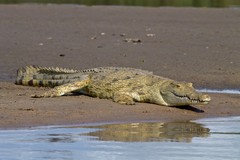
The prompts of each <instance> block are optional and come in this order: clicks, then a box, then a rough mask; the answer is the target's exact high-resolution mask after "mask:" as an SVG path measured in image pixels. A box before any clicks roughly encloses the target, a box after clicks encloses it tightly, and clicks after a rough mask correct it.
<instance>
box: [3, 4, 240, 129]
mask: <svg viewBox="0 0 240 160" xmlns="http://www.w3.org/2000/svg"><path fill="white" fill-rule="evenodd" d="M0 15H1V24H2V25H1V26H0V32H1V36H0V45H1V46H0V48H1V51H0V57H1V58H0V73H1V74H0V128H15V127H16V128H19V127H20V128H21V127H32V126H39V125H40V126H41V125H59V124H80V123H81V124H84V123H95V122H97V123H102V122H104V123H108V122H136V121H155V120H157V121H163V122H166V121H185V120H191V119H199V118H208V117H221V116H239V115H240V101H239V98H240V95H239V94H217V93H209V94H210V96H211V97H212V101H211V103H210V104H209V105H206V106H195V108H189V107H188V108H182V109H181V108H171V107H164V106H158V105H154V104H147V103H137V104H136V105H133V106H124V105H119V104H116V103H114V102H112V101H111V100H105V99H97V98H91V97H87V96H63V97H59V98H47V99H45V98H44V99H32V98H30V95H31V94H35V93H40V92H44V91H46V90H47V89H44V88H33V87H26V86H17V85H15V84H14V83H13V81H14V80H15V78H16V71H17V69H18V68H20V67H23V66H26V65H30V64H32V65H39V66H46V67H50V66H54V67H65V68H72V69H84V68H94V67H101V66H119V67H132V68H139V69H144V70H148V71H152V72H153V73H154V74H156V75H159V76H162V77H167V78H170V79H173V80H176V81H186V82H192V83H193V84H194V87H195V88H209V89H212V88H213V89H237V90H239V89H240V88H239V84H240V72H239V71H240V63H239V61H240V54H239V51H240V45H239V41H240V38H239V36H238V35H239V28H240V21H239V20H238V19H239V11H238V10H236V9H226V8H191V7H190V8H175V7H160V8H152V7H125V6H92V7H89V6H81V5H55V4H52V5H37V4H34V5H33V4H21V5H17V4H15V5H0ZM131 39H137V41H131ZM201 110H204V111H205V112H204V113H198V112H197V111H201ZM194 111H195V112H194Z"/></svg>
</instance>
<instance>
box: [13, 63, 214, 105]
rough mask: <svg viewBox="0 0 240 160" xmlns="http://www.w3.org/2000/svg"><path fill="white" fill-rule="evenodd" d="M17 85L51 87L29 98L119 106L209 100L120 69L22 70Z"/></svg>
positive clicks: (184, 86) (185, 86) (186, 87)
mask: <svg viewBox="0 0 240 160" xmlns="http://www.w3.org/2000/svg"><path fill="white" fill-rule="evenodd" d="M16 84H17V85H26V86H38V87H52V88H51V89H49V90H48V91H46V92H45V93H43V94H39V95H32V97H33V98H41V97H59V96H63V95H68V94H70V93H75V94H76V93H77V94H84V95H88V96H92V97H98V98H104V99H112V100H113V101H114V102H117V103H120V104H127V105H132V104H135V102H145V103H153V104H158V105H163V106H186V105H187V106H189V105H198V104H203V105H204V104H208V103H209V102H210V101H211V98H210V96H209V95H207V94H203V93H201V92H198V91H197V90H196V89H194V87H193V84H192V83H187V82H178V81H175V80H172V79H169V78H165V77H161V76H158V75H155V74H153V72H150V71H146V70H141V69H135V68H127V67H126V68H124V67H98V68H91V69H84V70H73V69H66V68H58V67H56V68H54V67H39V66H26V67H22V68H19V69H18V71H17V80H16Z"/></svg>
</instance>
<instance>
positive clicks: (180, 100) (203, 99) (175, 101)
mask: <svg viewBox="0 0 240 160" xmlns="http://www.w3.org/2000/svg"><path fill="white" fill-rule="evenodd" d="M162 98H163V100H164V101H165V103H166V104H167V105H168V106H188V105H198V104H199V105H205V104H208V103H209V102H210V101H211V97H210V96H208V95H207V94H202V93H199V96H198V98H192V97H190V96H187V95H186V96H178V95H175V94H174V93H172V92H169V93H167V94H162Z"/></svg>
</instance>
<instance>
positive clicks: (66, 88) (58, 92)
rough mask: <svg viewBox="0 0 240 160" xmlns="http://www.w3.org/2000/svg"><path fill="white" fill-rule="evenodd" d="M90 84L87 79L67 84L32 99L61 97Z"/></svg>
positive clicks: (33, 96)
mask: <svg viewBox="0 0 240 160" xmlns="http://www.w3.org/2000/svg"><path fill="white" fill-rule="evenodd" d="M89 82H90V79H89V78H88V79H85V80H81V81H76V82H72V83H67V84H64V85H61V86H58V87H55V88H53V89H51V90H49V91H47V92H45V93H43V94H41V95H32V96H31V97H32V98H42V97H60V96H62V95H64V94H66V93H70V92H73V91H76V90H80V89H81V88H83V87H86V86H87V85H88V84H89Z"/></svg>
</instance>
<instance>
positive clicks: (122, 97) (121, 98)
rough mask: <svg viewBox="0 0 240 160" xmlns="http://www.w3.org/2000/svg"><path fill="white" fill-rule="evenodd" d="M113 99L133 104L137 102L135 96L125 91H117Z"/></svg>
mask: <svg viewBox="0 0 240 160" xmlns="http://www.w3.org/2000/svg"><path fill="white" fill-rule="evenodd" d="M113 101H114V102H117V103H119V104H127V105H133V104H135V102H134V100H133V97H131V96H130V95H128V94H125V93H121V92H120V93H115V94H114V96H113Z"/></svg>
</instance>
